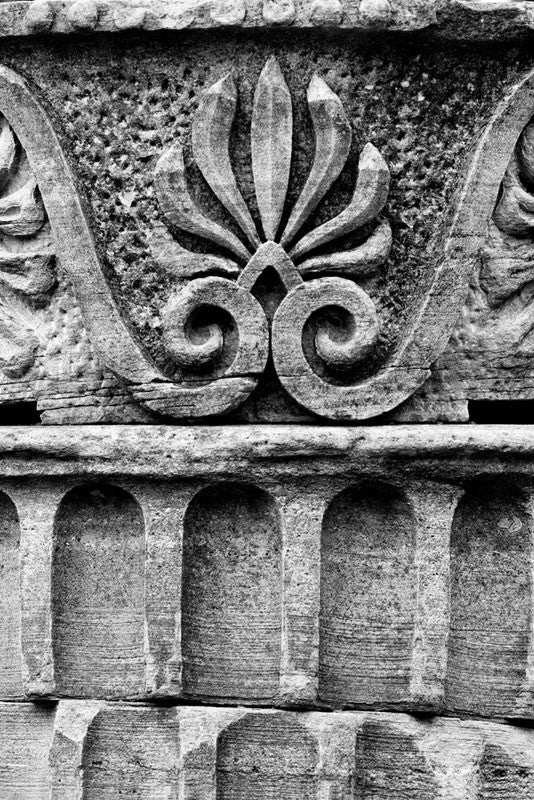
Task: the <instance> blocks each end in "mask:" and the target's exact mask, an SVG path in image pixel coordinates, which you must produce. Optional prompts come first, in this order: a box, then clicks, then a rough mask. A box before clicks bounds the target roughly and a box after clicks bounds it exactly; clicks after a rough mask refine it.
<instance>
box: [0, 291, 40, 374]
mask: <svg viewBox="0 0 534 800" xmlns="http://www.w3.org/2000/svg"><path fill="white" fill-rule="evenodd" d="M34 325H35V319H32V318H31V315H30V314H28V313H27V312H25V310H24V309H23V307H22V305H18V304H17V303H16V301H15V300H14V298H11V299H10V301H9V303H8V302H7V301H6V299H5V298H0V369H1V370H2V372H3V373H4V375H6V376H7V377H8V378H20V377H22V375H24V374H25V373H26V372H27V371H28V369H29V368H30V367H31V366H32V365H33V363H34V361H35V354H36V352H37V348H38V347H39V339H38V338H37V336H36V335H35V331H34Z"/></svg>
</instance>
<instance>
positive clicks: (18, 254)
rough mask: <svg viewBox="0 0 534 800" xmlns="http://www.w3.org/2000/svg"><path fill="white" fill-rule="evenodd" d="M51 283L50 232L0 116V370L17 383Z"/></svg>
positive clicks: (30, 356) (34, 343) (31, 353)
mask: <svg viewBox="0 0 534 800" xmlns="http://www.w3.org/2000/svg"><path fill="white" fill-rule="evenodd" d="M54 282H55V277H54V255H53V252H52V246H51V241H50V227H49V225H48V223H47V218H46V213H45V210H44V206H43V203H42V200H41V197H40V194H39V189H38V187H37V182H36V180H35V176H34V175H33V173H32V171H31V168H30V166H29V164H28V159H27V157H26V153H25V152H24V150H23V148H22V147H21V145H20V143H19V142H18V141H17V139H16V137H15V135H14V133H13V130H12V128H11V126H10V125H9V123H8V122H7V120H6V119H5V117H1V116H0V369H1V370H2V372H3V373H4V374H5V375H6V376H7V377H8V378H20V377H21V376H22V375H24V373H25V372H26V371H27V370H28V369H29V368H30V367H31V366H32V364H33V363H34V360H35V355H36V352H37V349H38V346H39V328H40V326H41V325H42V320H41V317H42V311H41V307H42V306H43V305H44V304H45V303H46V299H47V296H48V295H49V293H50V291H51V290H52V288H53V286H54Z"/></svg>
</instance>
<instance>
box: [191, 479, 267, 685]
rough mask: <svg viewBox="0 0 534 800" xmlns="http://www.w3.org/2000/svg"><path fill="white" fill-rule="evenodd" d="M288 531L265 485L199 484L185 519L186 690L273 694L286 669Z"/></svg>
mask: <svg viewBox="0 0 534 800" xmlns="http://www.w3.org/2000/svg"><path fill="white" fill-rule="evenodd" d="M281 549H282V537H281V530H280V520H279V514H278V509H277V508H276V505H275V503H274V501H273V499H272V497H270V495H268V494H267V493H266V492H264V491H263V490H260V489H258V488H257V487H255V486H250V485H246V484H232V483H226V484H225V483H222V484H218V485H215V486H209V487H207V488H206V489H203V490H202V491H200V492H199V493H198V494H197V495H196V496H195V497H194V498H193V500H192V502H191V504H190V506H189V508H188V510H187V514H186V517H185V522H184V549H183V585H182V652H183V686H184V692H185V693H186V694H187V695H189V696H191V695H193V696H198V695H202V696H204V697H219V698H226V699H228V698H232V697H233V698H256V699H257V698H260V699H269V698H272V697H273V696H274V695H275V694H276V692H277V690H278V683H279V672H280V651H281V635H282V596H281V582H282V567H281Z"/></svg>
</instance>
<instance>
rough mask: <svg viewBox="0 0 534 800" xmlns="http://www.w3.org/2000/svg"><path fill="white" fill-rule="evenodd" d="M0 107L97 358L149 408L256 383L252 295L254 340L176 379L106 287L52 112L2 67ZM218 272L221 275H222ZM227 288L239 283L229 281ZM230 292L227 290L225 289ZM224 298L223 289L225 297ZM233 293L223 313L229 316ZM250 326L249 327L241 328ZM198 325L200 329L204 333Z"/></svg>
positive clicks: (168, 410)
mask: <svg viewBox="0 0 534 800" xmlns="http://www.w3.org/2000/svg"><path fill="white" fill-rule="evenodd" d="M0 112H1V113H2V114H3V115H4V116H5V118H6V119H7V121H8V123H9V124H10V126H11V127H12V128H13V130H14V132H15V135H16V136H17V138H18V140H19V141H20V143H21V145H22V147H23V149H24V151H25V152H26V154H27V157H28V161H29V164H30V167H31V170H32V172H33V174H34V175H35V179H36V182H37V185H38V187H39V190H40V193H41V196H42V200H43V203H44V207H45V209H46V212H47V214H48V217H49V220H50V224H51V229H52V235H53V239H54V242H55V248H56V253H57V256H58V259H59V260H60V262H61V265H62V267H63V269H64V270H65V272H66V273H67V274H68V276H69V278H70V280H71V281H72V284H73V287H74V291H75V294H76V298H77V301H78V303H79V305H80V307H81V310H82V313H83V316H84V321H85V324H86V326H87V329H88V331H89V334H90V337H91V341H92V344H93V346H94V347H95V349H96V350H97V352H98V354H99V356H100V358H101V360H102V362H103V363H104V364H105V366H106V367H108V368H109V369H110V370H111V371H112V372H114V373H115V375H117V376H118V377H119V378H120V379H121V380H123V381H124V382H125V383H126V385H127V387H128V389H129V390H130V391H131V393H132V394H133V395H134V397H135V398H136V399H137V400H139V401H140V402H141V403H143V405H145V406H146V407H147V408H149V409H150V410H152V411H156V412H159V413H162V414H167V415H170V416H173V417H195V416H200V415H206V414H215V413H223V412H225V411H228V410H229V409H231V408H234V407H235V406H236V405H238V404H239V402H241V401H242V400H243V399H244V398H245V397H246V396H247V395H248V394H249V393H250V392H251V391H252V389H253V388H254V387H255V385H256V382H257V377H258V376H259V375H260V374H261V372H262V371H263V367H264V365H265V361H266V358H267V351H266V345H265V336H264V335H263V328H262V313H263V312H262V311H261V307H260V306H259V304H258V303H257V302H256V301H255V300H254V298H251V302H252V304H254V311H255V312H256V313H257V317H258V318H257V322H256V325H255V327H254V331H253V333H254V335H256V332H257V331H258V330H259V334H258V337H259V344H258V345H257V346H256V345H255V342H254V341H252V342H250V341H249V340H248V339H247V337H245V341H244V342H243V341H242V342H240V343H239V345H238V346H237V347H236V352H235V353H234V354H233V359H231V360H230V362H229V363H227V364H223V366H222V368H221V369H220V370H219V372H218V373H217V375H216V376H215V377H214V378H213V379H212V380H211V381H203V382H200V381H198V380H191V381H189V383H187V382H183V383H182V384H180V385H179V384H177V383H174V382H173V381H172V380H171V379H170V378H168V377H167V376H166V375H164V374H163V373H162V372H161V371H160V370H159V369H158V368H157V367H156V366H155V364H154V363H153V362H152V361H151V359H150V358H149V357H148V356H147V355H146V353H145V352H144V350H143V349H142V347H141V346H140V345H139V344H138V343H137V341H136V339H135V337H134V335H133V334H132V332H131V330H130V329H129V327H128V325H127V324H126V321H125V320H124V319H123V317H122V315H121V312H120V310H119V308H118V305H117V303H116V302H115V300H114V298H113V295H112V293H111V290H110V287H109V285H108V283H107V280H106V278H105V276H104V273H103V270H102V266H101V264H100V262H99V259H98V256H97V253H96V248H95V243H94V240H93V236H92V233H91V230H90V228H89V225H88V222H87V219H86V216H85V214H84V211H83V208H82V203H81V201H80V197H79V195H78V192H77V190H76V185H75V180H74V176H73V173H72V171H71V169H70V166H69V164H68V163H67V160H66V158H65V155H64V153H63V150H62V147H61V144H60V142H59V140H58V137H57V135H56V133H55V131H54V128H53V126H52V123H51V121H50V118H49V116H48V114H47V112H46V111H45V109H44V108H43V106H42V105H41V103H40V102H39V101H38V100H37V99H36V98H35V96H34V95H33V93H32V91H31V90H30V88H29V86H28V84H27V83H26V81H25V80H24V79H23V78H22V77H20V76H19V75H17V74H16V73H15V72H13V71H12V70H10V69H7V68H5V67H0ZM221 280H222V279H221ZM232 292H233V294H235V295H237V288H236V287H235V286H234V285H232ZM228 294H229V292H228V291H226V295H228ZM227 299H228V298H226V297H225V300H227ZM236 303H237V306H238V310H239V301H238V300H236V301H234V300H233V297H231V298H230V300H229V301H228V302H227V304H226V307H225V309H224V312H225V314H226V315H227V316H228V315H229V316H230V317H231V316H232V312H233V309H234V306H235V304H236ZM248 333H249V331H247V334H248ZM202 335H203V332H202V331H201V332H200V334H199V336H200V338H202Z"/></svg>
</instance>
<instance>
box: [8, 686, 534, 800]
mask: <svg viewBox="0 0 534 800" xmlns="http://www.w3.org/2000/svg"><path fill="white" fill-rule="evenodd" d="M30 726H31V730H32V745H31V750H30V749H29V748H28V745H27V741H26V738H23V737H26V736H27V735H28V731H29V728H30ZM0 730H1V732H2V734H1V737H0V754H1V759H0V786H1V787H2V791H3V797H6V798H9V800H22V798H31V800H37V799H38V800H45V798H46V800H49V798H50V799H51V800H67V798H68V800H72V798H74V797H76V798H80V800H96V798H98V799H99V800H102V799H103V798H104V799H105V800H108V798H109V799H110V800H111V798H116V797H117V796H118V793H120V795H121V796H123V797H125V798H128V800H130V799H132V800H133V798H143V800H145V798H146V800H149V798H159V797H165V798H169V799H170V800H181V799H182V798H188V797H191V796H193V795H194V796H195V797H197V798H201V799H202V800H204V798H206V800H207V799H208V798H214V797H221V798H251V797H269V796H272V795H273V794H274V793H276V795H277V796H280V797H283V798H287V799H288V800H297V798H298V800H301V798H309V800H316V799H317V798H319V797H322V796H325V794H326V796H328V794H330V795H331V796H334V797H342V798H347V799H348V798H349V797H357V798H365V799H366V800H369V799H370V798H373V800H389V798H391V797H392V791H394V792H395V793H396V794H397V796H399V797H402V796H406V797H410V798H411V800H412V799H413V800H434V799H435V798H448V799H450V800H472V798H476V800H483V798H497V797H513V798H514V799H517V800H523V798H525V800H526V798H529V797H531V796H532V792H533V791H534V760H533V747H532V738H533V732H532V730H531V729H528V728H515V727H513V726H504V725H498V724H495V723H479V722H460V721H459V720H456V719H449V720H444V719H433V720H425V721H417V720H415V719H413V718H410V717H407V716H404V715H401V714H385V713H384V714H376V713H369V712H335V713H333V714H321V713H313V712H312V713H309V712H308V713H300V714H294V713H291V712H280V711H263V712H262V711H247V710H246V709H239V708H234V709H231V708H225V709H216V708H209V707H206V708H192V707H187V706H178V707H175V708H154V707H149V706H137V707H136V706H127V705H120V704H106V703H102V702H100V703H89V702H84V701H62V702H60V703H59V705H58V706H57V708H55V709H54V708H49V709H42V710H39V709H35V708H32V707H31V706H29V705H24V704H18V703H13V704H0ZM21 738H23V741H24V747H23V748H22V749H21Z"/></svg>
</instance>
